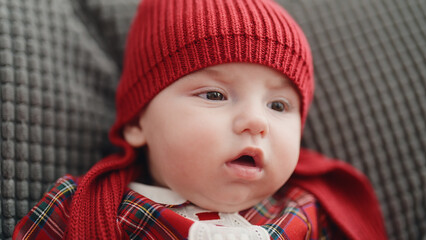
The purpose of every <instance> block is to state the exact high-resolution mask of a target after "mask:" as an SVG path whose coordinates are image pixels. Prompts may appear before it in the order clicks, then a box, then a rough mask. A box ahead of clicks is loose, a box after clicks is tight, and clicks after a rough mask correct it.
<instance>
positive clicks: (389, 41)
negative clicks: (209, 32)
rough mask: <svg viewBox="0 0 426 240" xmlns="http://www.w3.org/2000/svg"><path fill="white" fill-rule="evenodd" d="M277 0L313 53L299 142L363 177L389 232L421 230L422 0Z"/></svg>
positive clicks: (425, 73)
mask: <svg viewBox="0 0 426 240" xmlns="http://www.w3.org/2000/svg"><path fill="white" fill-rule="evenodd" d="M280 2H281V3H282V4H283V5H284V6H285V7H286V8H287V9H288V10H289V12H290V13H291V14H292V15H293V16H294V17H295V18H296V20H297V21H298V22H299V23H300V25H301V27H302V28H303V29H304V30H305V32H306V34H307V36H308V38H309V42H310V44H311V46H312V51H313V55H314V61H315V68H316V69H315V74H316V90H315V91H316V92H315V99H314V104H313V106H312V109H311V111H310V115H309V117H308V121H307V126H306V129H305V132H304V137H303V144H304V145H305V146H307V147H309V148H313V149H317V150H319V151H320V152H323V153H325V154H326V155H329V156H332V157H336V158H339V159H342V160H344V161H347V162H350V163H351V164H352V165H354V166H355V167H357V168H358V169H360V170H361V171H362V172H364V173H365V174H366V175H367V176H368V177H369V178H370V180H371V182H372V184H373V186H374V188H375V190H376V193H377V196H378V198H379V201H380V203H381V207H382V210H383V213H384V217H385V219H386V228H387V231H388V235H389V237H390V239H424V237H426V216H425V214H426V187H425V186H426V153H425V149H426V126H425V119H426V104H425V103H426V11H425V10H426V1H415V0H406V1H400V0H381V1H378V0H358V1H340V0H315V1H309V0H299V1H291V0H281V1H280Z"/></svg>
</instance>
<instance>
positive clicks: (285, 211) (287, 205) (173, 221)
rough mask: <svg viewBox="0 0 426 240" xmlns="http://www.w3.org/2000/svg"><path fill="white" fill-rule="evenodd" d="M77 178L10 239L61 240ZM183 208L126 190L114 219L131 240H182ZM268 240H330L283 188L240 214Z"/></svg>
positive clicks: (305, 199) (293, 191) (322, 218)
mask: <svg viewBox="0 0 426 240" xmlns="http://www.w3.org/2000/svg"><path fill="white" fill-rule="evenodd" d="M77 183H78V178H75V177H73V176H70V175H66V176H64V177H62V178H60V179H59V180H58V181H57V182H56V185H55V186H54V187H53V188H52V189H51V190H50V191H49V192H48V193H46V194H45V195H44V197H43V199H42V200H41V201H40V202H39V203H38V204H37V205H36V206H35V207H34V208H33V209H32V210H31V211H30V212H29V213H28V214H27V215H26V216H25V217H24V218H23V219H22V220H21V221H20V222H19V223H18V225H17V226H16V229H15V234H14V239H62V237H63V236H64V232H65V229H66V226H67V222H68V218H69V207H70V203H71V199H72V196H73V194H74V193H75V191H76V188H77ZM188 204H190V203H188V202H187V203H184V204H182V205H173V206H172V205H163V204H159V203H156V202H153V201H152V200H150V199H148V198H146V197H144V196H142V195H140V194H139V193H137V192H134V191H132V190H130V189H129V190H128V191H127V192H126V194H125V195H124V196H123V201H122V202H121V204H120V207H119V209H118V214H117V225H118V226H120V231H123V232H125V233H126V234H127V235H128V236H129V238H130V239H186V238H187V234H188V230H189V228H190V226H191V224H192V223H193V221H192V220H189V219H186V218H184V217H181V216H179V215H178V214H176V213H175V212H173V211H172V210H171V209H172V208H179V207H185V206H186V205H188ZM240 215H241V216H243V217H244V218H245V219H247V220H248V221H249V222H250V223H252V224H253V225H259V226H261V227H263V228H264V229H266V230H267V231H268V233H269V234H270V236H271V239H329V237H330V235H329V234H330V229H329V227H328V221H327V216H326V215H325V214H324V213H323V212H322V211H321V208H319V205H318V203H317V202H316V200H315V198H314V197H313V196H312V195H311V194H309V193H307V192H306V191H304V190H302V189H300V188H296V187H291V186H286V187H284V188H282V189H281V190H280V191H278V192H277V193H276V194H275V195H274V196H272V197H270V198H268V199H266V200H264V201H263V202H261V203H259V204H257V205H256V206H254V207H252V208H250V209H248V210H245V211H242V212H240Z"/></svg>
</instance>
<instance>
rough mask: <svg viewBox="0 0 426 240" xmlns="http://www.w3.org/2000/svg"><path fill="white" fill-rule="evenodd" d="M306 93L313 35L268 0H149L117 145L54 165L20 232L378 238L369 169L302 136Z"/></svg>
mask: <svg viewBox="0 0 426 240" xmlns="http://www.w3.org/2000/svg"><path fill="white" fill-rule="evenodd" d="M312 97H313V63H312V57H311V52H310V49H309V46H308V43H307V40H306V38H305V36H304V34H303V32H302V30H301V29H300V28H299V27H298V25H297V24H296V22H295V21H294V20H293V19H292V18H291V17H290V15H289V14H288V13H287V12H286V11H285V10H284V9H282V8H281V7H280V6H279V5H278V4H276V3H275V2H273V1H272V0H244V1H242V0H201V1H190V0H143V1H142V2H141V4H140V5H139V8H138V11H137V14H136V17H135V19H134V21H133V24H132V27H131V29H130V32H129V35H128V40H127V45H126V53H125V61H124V69H123V73H122V76H121V80H120V84H119V86H118V89H117V97H116V103H117V105H116V107H117V119H116V122H115V124H114V126H113V127H112V129H111V131H110V140H111V142H112V143H114V144H115V145H117V146H119V147H120V148H121V149H122V151H121V152H120V153H119V154H114V155H111V156H108V157H106V158H105V159H102V160H101V161H100V162H98V163H97V164H96V165H95V166H93V167H92V169H90V170H89V172H88V173H86V174H85V175H84V176H82V177H73V176H69V175H67V176H65V177H63V178H61V179H59V180H58V181H57V183H56V186H55V187H53V188H52V189H51V190H50V191H49V192H48V193H46V195H45V196H44V197H43V199H42V200H41V201H40V202H39V204H38V205H36V206H35V207H34V208H33V209H32V210H31V211H30V212H29V213H28V215H27V216H26V217H24V218H23V219H22V220H21V221H20V222H19V223H18V225H17V226H16V228H15V232H14V239H23V238H24V239H28V238H31V239H35V238H39V239H46V238H54V239H61V238H67V239H123V238H124V239H319V238H321V239H332V238H334V239H341V238H353V239H385V238H386V236H385V233H384V227H383V222H382V219H381V215H380V210H379V207H378V204H377V200H376V199H375V196H374V192H373V190H372V188H371V186H370V185H369V183H368V182H367V180H366V178H365V177H364V176H362V175H361V174H360V173H359V172H357V171H356V170H354V169H353V168H352V167H350V166H348V165H346V164H344V163H342V162H337V161H330V160H329V159H326V158H325V157H323V156H321V155H320V154H318V153H314V152H311V151H307V150H303V149H301V148H300V140H301V134H302V130H303V125H304V122H305V120H306V116H307V111H308V107H309V104H310V102H311V100H312ZM348 186H350V187H351V189H350V190H349V189H348ZM367 214H368V215H367Z"/></svg>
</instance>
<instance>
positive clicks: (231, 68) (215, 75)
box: [185, 63, 294, 88]
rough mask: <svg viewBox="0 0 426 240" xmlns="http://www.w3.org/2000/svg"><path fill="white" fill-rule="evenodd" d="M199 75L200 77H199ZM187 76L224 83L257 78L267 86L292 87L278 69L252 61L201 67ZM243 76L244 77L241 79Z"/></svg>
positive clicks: (289, 81) (290, 82)
mask: <svg viewBox="0 0 426 240" xmlns="http://www.w3.org/2000/svg"><path fill="white" fill-rule="evenodd" d="M200 76H201V78H200ZM185 77H188V78H193V79H199V80H202V79H213V80H216V81H219V82H224V83H233V82H235V81H241V80H242V81H243V82H244V80H247V81H250V80H253V79H252V78H257V80H259V81H262V82H264V83H265V84H266V85H267V87H269V88H289V87H291V88H293V87H294V86H293V85H294V84H293V83H292V81H291V80H290V79H289V78H288V77H287V76H286V75H285V74H283V73H281V72H279V71H278V70H276V69H274V68H271V67H268V66H264V65H261V64H254V63H225V64H219V65H214V66H209V67H206V68H202V69H200V70H198V71H195V72H192V73H190V74H188V75H187V76H185ZM241 77H245V78H246V79H241Z"/></svg>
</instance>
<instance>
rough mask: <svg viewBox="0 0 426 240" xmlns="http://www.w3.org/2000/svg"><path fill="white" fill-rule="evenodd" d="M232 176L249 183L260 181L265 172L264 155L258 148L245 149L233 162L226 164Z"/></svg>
mask: <svg viewBox="0 0 426 240" xmlns="http://www.w3.org/2000/svg"><path fill="white" fill-rule="evenodd" d="M226 166H227V169H228V170H229V173H230V174H231V175H232V176H235V177H237V178H238V179H243V180H247V181H252V180H257V179H260V178H261V177H262V175H263V173H264V171H263V153H262V151H261V150H260V149H257V148H247V149H244V150H243V151H242V152H241V153H240V154H239V155H238V156H236V157H235V158H234V159H233V160H231V161H229V162H227V163H226Z"/></svg>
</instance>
